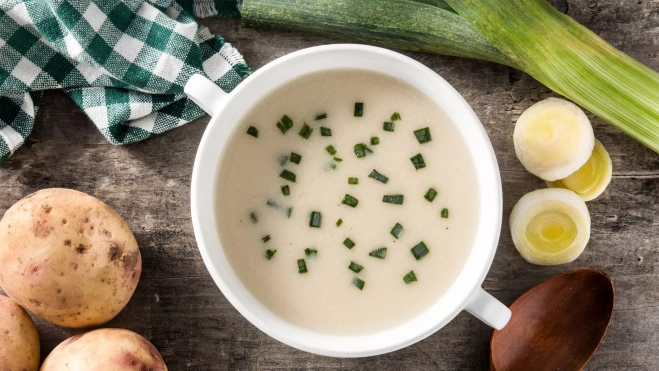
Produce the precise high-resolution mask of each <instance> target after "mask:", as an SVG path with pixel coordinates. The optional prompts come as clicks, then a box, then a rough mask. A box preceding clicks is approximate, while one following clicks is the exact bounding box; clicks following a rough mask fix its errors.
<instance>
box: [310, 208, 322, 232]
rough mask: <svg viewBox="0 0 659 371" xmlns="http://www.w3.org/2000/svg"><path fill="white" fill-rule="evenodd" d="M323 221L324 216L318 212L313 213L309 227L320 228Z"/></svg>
mask: <svg viewBox="0 0 659 371" xmlns="http://www.w3.org/2000/svg"><path fill="white" fill-rule="evenodd" d="M322 219H323V214H321V213H319V212H318V211H312V212H311V216H310V217H309V227H313V228H320V222H321V221H322Z"/></svg>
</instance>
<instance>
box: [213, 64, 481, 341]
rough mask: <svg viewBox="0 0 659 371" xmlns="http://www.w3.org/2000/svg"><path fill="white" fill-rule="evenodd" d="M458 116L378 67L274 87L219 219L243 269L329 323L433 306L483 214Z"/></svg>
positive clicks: (229, 170)
mask: <svg viewBox="0 0 659 371" xmlns="http://www.w3.org/2000/svg"><path fill="white" fill-rule="evenodd" d="M457 124H459V123H457ZM453 125H454V124H453V123H451V121H450V120H449V119H448V117H447V116H446V115H445V113H444V112H443V111H442V110H441V109H440V108H439V107H438V106H437V105H436V104H434V103H433V102H432V101H431V100H430V99H429V98H428V97H427V96H425V95H424V94H423V93H421V92H419V91H417V90H416V89H414V88H413V87H411V86H410V85H408V84H406V83H404V82H402V81H400V80H397V79H394V78H391V77H388V76H385V75H381V74H377V73H372V72H366V71H359V70H341V71H331V72H322V73H314V74H309V75H305V76H303V77H301V78H299V79H297V80H295V81H293V82H291V83H288V84H286V85H284V86H282V87H280V88H278V89H277V90H275V91H274V92H272V93H271V94H270V95H268V96H267V97H266V98H265V99H263V100H262V101H261V102H260V103H258V104H257V105H256V106H255V108H254V109H253V110H252V111H251V112H250V113H249V114H248V115H247V116H246V117H245V119H244V120H243V122H242V123H241V124H240V126H239V127H238V128H237V131H236V132H235V133H234V134H233V137H232V138H231V140H230V143H229V145H228V147H227V150H226V151H227V153H226V156H225V157H224V159H223V161H222V163H221V164H220V177H219V181H218V190H217V194H218V197H217V220H218V228H219V232H220V238H221V241H222V245H223V248H224V250H225V252H226V255H227V258H228V260H229V261H230V263H231V266H232V268H233V270H234V271H235V273H236V274H237V276H238V277H239V278H240V280H241V282H242V283H243V284H244V285H245V286H246V287H247V289H248V290H249V291H250V292H251V293H252V295H254V296H255V297H256V298H257V299H258V300H259V301H260V302H261V303H262V304H263V305H265V306H266V307H267V308H269V309H270V310H271V311H272V312H274V313H275V314H277V315H278V316H280V317H282V318H284V319H285V320H287V321H289V322H291V323H293V324H296V325H298V326H301V327H303V328H306V329H309V330H312V331H317V332H321V333H326V334H333V335H360V334H369V333H374V332H378V331H382V330H386V329H388V328H392V327H394V326H397V325H400V324H402V323H404V322H406V321H408V320H410V319H412V318H413V317H415V316H416V315H418V314H419V313H421V312H422V311H424V310H426V309H428V308H429V307H430V306H431V305H432V304H433V303H435V302H437V300H438V299H439V298H440V297H441V296H442V295H443V294H444V293H445V292H446V291H447V289H448V288H449V287H450V286H451V284H452V283H453V282H454V281H455V279H456V278H457V276H458V273H459V272H460V271H461V269H462V268H463V266H464V264H465V262H466V260H467V257H468V255H469V253H470V251H471V247H472V244H473V241H474V236H475V233H476V228H477V225H478V217H479V215H478V206H479V199H478V192H477V181H476V172H475V168H474V163H473V161H474V160H473V159H472V157H471V155H470V153H469V151H468V149H467V146H466V143H465V142H464V140H463V138H462V137H461V136H460V134H459V132H458V130H457V129H456V128H455V127H454V126H453Z"/></svg>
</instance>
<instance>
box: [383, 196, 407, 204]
mask: <svg viewBox="0 0 659 371" xmlns="http://www.w3.org/2000/svg"><path fill="white" fill-rule="evenodd" d="M403 198H404V196H403V195H385V196H384V197H382V202H386V203H388V204H396V205H402V204H403Z"/></svg>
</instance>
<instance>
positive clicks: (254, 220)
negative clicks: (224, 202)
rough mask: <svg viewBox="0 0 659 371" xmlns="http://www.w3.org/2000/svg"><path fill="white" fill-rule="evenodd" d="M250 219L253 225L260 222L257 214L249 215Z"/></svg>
mask: <svg viewBox="0 0 659 371" xmlns="http://www.w3.org/2000/svg"><path fill="white" fill-rule="evenodd" d="M249 218H250V219H251V220H252V223H256V222H258V221H259V218H257V217H256V213H249Z"/></svg>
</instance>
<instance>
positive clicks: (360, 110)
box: [355, 102, 364, 117]
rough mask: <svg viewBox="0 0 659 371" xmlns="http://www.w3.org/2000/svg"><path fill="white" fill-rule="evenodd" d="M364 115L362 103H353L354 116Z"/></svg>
mask: <svg viewBox="0 0 659 371" xmlns="http://www.w3.org/2000/svg"><path fill="white" fill-rule="evenodd" d="M363 115H364V103H359V102H358V103H355V117H362V116H363Z"/></svg>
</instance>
